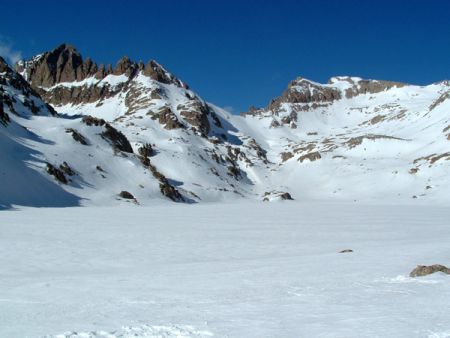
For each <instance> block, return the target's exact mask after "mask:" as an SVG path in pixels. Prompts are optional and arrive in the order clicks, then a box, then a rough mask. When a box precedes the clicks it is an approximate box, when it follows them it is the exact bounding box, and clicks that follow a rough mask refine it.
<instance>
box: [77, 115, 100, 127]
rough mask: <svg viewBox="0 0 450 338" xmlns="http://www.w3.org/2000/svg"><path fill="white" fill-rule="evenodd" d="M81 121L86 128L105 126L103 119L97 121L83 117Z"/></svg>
mask: <svg viewBox="0 0 450 338" xmlns="http://www.w3.org/2000/svg"><path fill="white" fill-rule="evenodd" d="M81 121H82V122H83V123H84V124H86V125H88V126H96V127H99V126H104V125H105V124H106V121H105V120H104V119H99V118H96V117H93V116H91V115H86V116H83V118H82V119H81Z"/></svg>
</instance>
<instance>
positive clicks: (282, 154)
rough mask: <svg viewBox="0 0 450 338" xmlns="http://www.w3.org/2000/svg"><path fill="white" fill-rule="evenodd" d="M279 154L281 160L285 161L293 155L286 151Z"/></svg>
mask: <svg viewBox="0 0 450 338" xmlns="http://www.w3.org/2000/svg"><path fill="white" fill-rule="evenodd" d="M280 156H281V160H282V161H283V162H286V161H287V160H289V159H290V158H292V157H294V154H292V153H291V152H289V151H287V152H283V153H281V154H280Z"/></svg>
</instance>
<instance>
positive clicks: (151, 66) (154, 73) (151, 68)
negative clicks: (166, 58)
mask: <svg viewBox="0 0 450 338" xmlns="http://www.w3.org/2000/svg"><path fill="white" fill-rule="evenodd" d="M144 75H146V76H149V77H150V78H151V79H153V80H155V81H158V82H161V83H166V84H171V83H172V84H175V85H176V86H178V87H182V88H185V89H188V88H189V87H188V85H186V84H185V83H183V82H181V81H180V80H178V79H177V78H175V77H174V76H173V75H171V74H170V73H169V72H168V71H166V70H165V69H164V68H163V67H162V66H161V65H160V64H159V63H157V62H156V61H154V60H150V61H149V62H148V63H147V65H146V66H145V68H144Z"/></svg>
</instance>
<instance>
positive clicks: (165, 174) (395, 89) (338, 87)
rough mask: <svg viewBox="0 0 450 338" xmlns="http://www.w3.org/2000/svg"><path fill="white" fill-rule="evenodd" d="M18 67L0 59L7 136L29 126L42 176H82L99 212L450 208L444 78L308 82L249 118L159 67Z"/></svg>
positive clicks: (0, 118) (66, 56) (72, 62)
mask: <svg viewBox="0 0 450 338" xmlns="http://www.w3.org/2000/svg"><path fill="white" fill-rule="evenodd" d="M16 69H17V70H18V71H20V72H21V74H22V75H23V77H22V76H21V75H19V74H18V73H16V72H15V71H13V70H11V69H10V68H9V67H8V66H7V64H6V63H5V62H4V61H2V60H1V59H0V133H3V134H5V135H6V136H7V137H6V138H4V139H8V138H9V139H13V138H14V137H16V136H17V132H19V131H20V132H21V133H26V132H25V131H24V130H25V129H24V128H29V129H30V130H32V131H33V133H35V134H36V137H35V139H36V140H37V141H36V142H35V140H34V139H33V137H32V136H30V135H28V134H27V135H25V136H26V137H28V138H29V139H30V140H31V141H30V142H35V144H34V145H33V147H34V148H35V149H38V150H39V151H40V152H41V154H40V155H39V156H40V157H41V158H42V159H41V160H40V162H39V161H37V165H38V168H40V169H38V170H40V174H43V175H44V176H45V177H46V178H47V179H51V180H53V178H52V177H53V176H54V177H56V178H57V177H59V178H61V179H62V176H61V175H60V173H59V172H58V170H66V171H67V173H68V174H67V175H69V174H72V172H73V173H76V174H75V175H73V176H70V178H68V177H66V178H67V179H66V180H64V179H62V181H63V182H65V181H67V182H68V184H67V185H63V189H65V190H66V191H69V192H70V193H73V194H75V195H76V196H78V197H80V198H82V199H83V200H84V199H86V200H92V201H93V203H99V204H111V203H116V201H119V202H117V203H122V200H121V199H122V198H125V197H123V196H128V197H130V196H134V198H135V199H136V200H137V201H139V203H143V204H145V203H148V202H149V201H150V200H152V199H155V198H157V199H158V198H159V199H160V198H161V197H162V198H164V199H167V198H168V199H171V200H175V201H181V200H184V201H197V202H200V201H219V200H229V199H230V200H231V199H235V198H252V199H258V200H261V201H262V200H267V201H273V200H279V199H288V197H289V196H290V197H291V198H294V199H304V200H307V199H310V198H318V199H335V198H342V199H347V200H352V201H353V200H355V199H379V198H383V199H384V198H391V199H395V200H397V199H405V198H406V199H408V200H410V199H411V198H414V199H416V198H418V199H420V198H424V199H429V200H433V201H440V200H442V199H445V200H446V201H447V200H448V198H449V197H448V194H447V192H448V191H449V189H450V181H449V180H448V175H447V174H448V167H449V165H450V152H449V151H448V145H449V143H448V142H449V140H450V116H449V111H450V110H449V107H450V88H449V84H448V81H447V82H446V81H441V82H439V83H435V84H432V85H429V86H414V85H409V84H404V83H399V82H392V81H380V80H366V79H362V78H360V77H348V76H336V77H333V78H331V79H330V80H329V81H328V83H326V84H321V83H318V82H315V81H311V80H308V79H305V78H302V77H298V78H296V79H294V80H293V81H291V82H290V83H289V85H288V86H287V88H286V90H285V91H284V92H283V93H282V94H281V95H280V96H279V97H276V98H274V99H273V100H271V101H270V103H269V104H268V106H267V107H265V108H260V109H257V108H252V109H251V110H250V111H249V112H248V113H245V114H244V116H243V117H240V116H234V115H230V114H229V113H227V112H225V111H224V110H222V109H220V108H219V107H216V106H214V105H213V104H210V103H208V102H205V101H204V100H203V99H202V98H201V97H200V96H199V95H198V94H197V93H195V92H193V91H192V90H190V89H188V88H187V86H186V85H185V84H184V83H183V82H181V81H180V80H179V79H177V78H176V77H174V76H173V75H172V74H171V73H169V72H168V71H167V70H166V69H164V67H162V66H161V65H160V64H159V63H157V62H156V61H154V60H150V61H149V62H147V63H144V62H135V61H133V60H131V59H130V58H129V57H127V56H124V57H122V58H121V59H120V60H119V61H118V62H117V64H116V65H115V66H114V67H113V66H111V65H106V66H105V65H97V64H96V63H95V62H94V61H92V60H91V59H89V58H86V59H84V58H83V57H82V56H81V54H80V53H79V52H78V51H77V50H76V49H75V48H74V47H73V46H70V45H67V44H64V45H61V46H59V47H58V48H56V49H55V50H53V51H50V52H46V53H43V54H40V55H37V56H35V57H33V58H32V59H30V60H28V61H22V62H19V63H18V64H17V65H16ZM27 81H28V82H27ZM40 97H42V99H43V100H44V101H45V102H47V103H48V104H49V105H48V106H46V104H45V103H44V102H43V100H41V99H40ZM50 105H51V106H50ZM51 107H53V108H55V109H56V110H57V111H58V112H59V113H60V114H59V115H58V118H54V117H53V116H52V111H51V109H52V108H51ZM35 115H39V116H35ZM21 127H24V128H21ZM39 140H46V141H45V143H42V142H39ZM0 145H1V143H0ZM4 153H5V154H7V156H6V158H9V157H11V156H12V155H10V154H12V153H11V151H10V150H9V149H6V150H4ZM27 154H29V152H28V153H27ZM25 160H26V161H29V162H30V163H36V160H31V161H30V160H29V158H28V157H27V158H26V159H25ZM44 160H45V161H46V162H48V163H49V164H50V166H48V167H46V166H45V162H42V161H44ZM8 161H9V160H8ZM9 162H10V161H9ZM9 162H8V163H9ZM65 162H67V165H68V167H67V165H66V164H65ZM27 163H28V162H27ZM20 167H21V168H24V166H22V165H21V166H20ZM25 167H26V165H25ZM68 168H69V169H71V170H69V169H68ZM0 170H1V168H0ZM14 170H15V169H14ZM14 170H11V171H10V173H13V172H15V171H14ZM23 172H28V169H27V170H26V171H25V169H24V171H23ZM0 174H1V173H0ZM48 175H51V176H52V177H50V178H49V177H48ZM77 175H78V176H77ZM0 177H2V176H1V175H0ZM69 180H72V181H73V182H72V183H70V181H69ZM62 184H65V183H62ZM118 193H120V195H119V196H118V195H117V194H118ZM0 195H5V194H0ZM5 196H6V195H5ZM128 197H127V198H128ZM117 198H118V200H117Z"/></svg>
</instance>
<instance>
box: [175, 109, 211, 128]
mask: <svg viewBox="0 0 450 338" xmlns="http://www.w3.org/2000/svg"><path fill="white" fill-rule="evenodd" d="M177 110H178V111H179V112H180V114H181V116H183V118H184V119H185V120H186V121H187V122H188V123H189V124H191V125H192V126H194V127H196V128H197V129H198V130H199V131H200V132H201V133H202V134H203V135H208V133H209V131H210V130H211V125H210V124H209V120H208V115H209V114H210V110H209V107H208V106H207V105H206V104H204V103H202V102H200V101H198V100H196V101H192V103H190V104H189V105H179V106H178V107H177Z"/></svg>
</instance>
